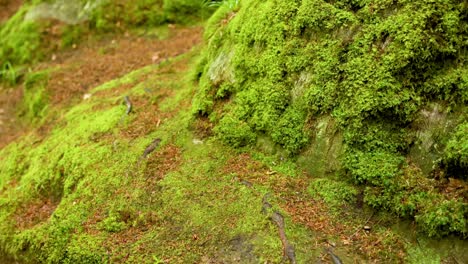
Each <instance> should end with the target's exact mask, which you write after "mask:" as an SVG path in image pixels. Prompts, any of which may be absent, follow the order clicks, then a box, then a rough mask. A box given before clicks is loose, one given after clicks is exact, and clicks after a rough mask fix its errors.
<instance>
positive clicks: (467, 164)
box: [444, 122, 468, 179]
mask: <svg viewBox="0 0 468 264" xmlns="http://www.w3.org/2000/svg"><path fill="white" fill-rule="evenodd" d="M467 134H468V122H464V123H461V124H460V125H459V126H458V127H457V128H456V131H455V133H454V134H453V135H452V138H451V139H450V140H449V142H448V143H447V147H446V148H445V155H444V162H445V164H446V166H447V167H448V170H449V173H450V174H452V175H454V176H458V177H461V178H464V179H468V174H467V171H468V137H467Z"/></svg>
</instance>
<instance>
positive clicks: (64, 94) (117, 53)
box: [40, 27, 202, 104]
mask: <svg viewBox="0 0 468 264" xmlns="http://www.w3.org/2000/svg"><path fill="white" fill-rule="evenodd" d="M201 32H202V28H200V27H197V28H180V29H179V28H174V29H172V33H171V34H170V36H169V38H168V39H166V40H157V39H148V38H143V37H135V36H130V35H128V34H127V35H124V36H115V37H114V38H108V39H105V40H101V41H97V42H94V41H93V42H91V43H87V44H84V45H83V46H80V47H77V48H76V49H75V50H71V51H68V52H64V53H62V54H55V55H54V54H53V55H51V59H50V60H51V61H50V62H49V63H47V64H46V65H41V66H40V68H50V67H56V68H57V69H59V70H58V71H56V72H54V73H53V74H52V76H51V78H50V80H49V84H48V87H47V90H48V92H49V94H50V96H51V102H52V103H53V104H62V103H64V102H65V103H66V102H69V100H70V99H73V98H77V97H78V98H79V97H81V96H82V95H83V94H84V93H85V92H86V91H88V90H89V89H91V88H94V87H96V86H98V85H100V84H103V83H105V82H108V81H110V80H113V79H116V78H118V77H121V76H123V75H125V74H127V73H129V72H131V71H134V70H137V69H139V68H141V67H144V66H146V65H150V64H157V63H160V62H162V61H164V60H166V59H168V58H171V57H175V56H177V55H180V54H183V53H186V52H187V51H189V50H190V49H191V48H192V47H193V46H195V45H196V44H198V43H200V41H201Z"/></svg>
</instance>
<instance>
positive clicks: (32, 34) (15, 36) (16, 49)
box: [0, 5, 42, 77]
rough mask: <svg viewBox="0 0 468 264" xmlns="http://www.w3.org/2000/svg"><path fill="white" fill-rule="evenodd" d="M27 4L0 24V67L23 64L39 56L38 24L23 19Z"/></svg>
mask: <svg viewBox="0 0 468 264" xmlns="http://www.w3.org/2000/svg"><path fill="white" fill-rule="evenodd" d="M28 9H29V6H28V5H24V6H23V7H21V9H20V10H19V11H18V12H17V13H16V14H15V15H14V16H13V17H11V18H10V19H9V20H8V21H7V22H6V23H5V24H4V25H0V67H2V68H4V67H5V66H4V65H6V64H9V65H10V66H11V65H18V64H24V63H28V62H31V61H34V60H36V59H39V58H41V56H42V54H41V52H40V50H39V49H40V47H41V33H40V29H39V26H38V24H36V23H34V22H31V21H24V16H25V14H26V12H27V11H28ZM0 77H1V76H0Z"/></svg>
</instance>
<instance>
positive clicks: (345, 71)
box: [193, 0, 468, 235]
mask: <svg viewBox="0 0 468 264" xmlns="http://www.w3.org/2000/svg"><path fill="white" fill-rule="evenodd" d="M466 10H467V9H466V5H465V4H461V3H455V2H453V1H447V0H438V1H434V2H431V3H430V4H427V3H426V2H424V1H411V2H408V1H398V2H395V1H358V2H356V1H338V2H333V3H332V2H329V1H323V0H307V1H287V2H278V1H273V0H270V1H260V2H259V1H253V0H245V1H242V2H241V3H240V5H239V6H238V7H237V8H234V9H228V8H220V9H219V10H218V11H217V12H216V13H215V14H214V16H213V17H212V19H211V20H210V21H209V23H208V26H207V30H206V34H205V38H206V40H207V43H208V45H207V47H206V49H205V51H204V53H203V58H202V59H200V65H199V66H198V67H197V69H198V70H199V72H198V73H196V74H195V76H198V80H199V90H198V93H197V95H196V98H195V100H194V108H193V112H194V113H196V114H198V115H203V116H209V117H210V118H211V120H213V121H214V125H215V128H214V130H215V131H218V132H219V133H218V135H219V136H220V137H221V138H223V139H226V137H228V138H229V136H226V135H230V133H232V132H231V130H232V128H230V127H229V126H230V125H232V124H236V123H237V124H243V129H242V130H243V131H252V132H253V133H255V134H262V135H267V136H269V137H270V138H271V139H272V140H273V141H274V142H275V143H276V144H278V145H280V146H282V147H283V148H285V149H286V150H288V152H289V153H290V154H293V155H294V154H297V153H299V152H301V150H302V149H303V148H304V147H305V146H307V144H308V142H311V140H310V138H309V137H310V136H309V135H313V133H311V132H313V131H312V129H311V128H313V127H315V122H316V120H320V118H321V117H323V116H327V115H330V116H332V117H333V119H334V120H335V121H336V122H337V128H338V131H339V133H342V135H343V148H344V154H343V155H342V157H341V161H342V170H340V173H341V176H343V177H347V176H350V177H351V178H352V179H354V180H355V182H356V183H358V184H363V185H366V186H367V188H368V192H366V193H367V194H368V195H369V196H368V199H366V201H368V203H369V204H370V205H373V206H376V207H378V208H382V209H386V210H390V211H392V212H396V213H398V212H400V209H399V207H398V202H396V201H394V200H393V199H392V196H395V195H396V194H401V195H403V196H406V195H409V196H411V197H419V198H418V199H414V200H413V202H414V210H405V212H411V213H409V216H415V215H418V217H419V218H420V219H422V218H424V215H425V214H426V212H429V211H426V210H425V209H423V208H428V207H427V205H429V204H437V205H436V207H437V206H438V205H440V206H442V204H444V203H445V202H447V203H448V202H453V203H455V204H457V206H459V207H466V206H467V203H466V201H462V200H453V199H452V198H443V196H441V195H439V194H438V193H437V191H436V190H435V189H432V190H428V192H429V193H430V195H423V194H424V193H425V192H422V193H420V194H417V193H416V192H412V191H410V190H408V189H404V188H401V186H399V184H401V181H400V177H405V176H407V175H406V173H404V170H405V168H406V167H408V166H409V165H411V164H410V163H409V160H408V159H407V158H406V157H407V153H408V151H409V149H410V148H411V146H412V145H413V144H414V143H415V142H416V141H417V138H416V137H415V135H414V133H413V131H412V128H411V124H412V123H413V122H414V121H415V120H416V117H417V113H418V112H419V111H420V110H421V109H422V108H423V106H424V105H428V104H431V103H433V102H436V101H440V102H443V104H445V105H447V106H449V107H450V108H451V109H459V106H463V105H465V104H466V103H467V102H468V101H467V96H466V91H467V89H466V87H467V85H466V81H465V79H466V77H465V75H466V74H465V72H466V69H467V68H466V65H467V64H466V61H467V59H468V57H467V56H466V54H465V52H464V50H465V49H466V48H467V44H466V43H468V42H467V41H466V40H467V38H466V33H468V30H467V28H468V24H467V23H466V18H467V17H468V12H467V11H466ZM227 54H229V56H227ZM220 58H224V59H223V60H220ZM220 62H222V63H220ZM452 111H458V110H452ZM226 117H227V118H228V119H229V120H230V122H225V121H223V120H225V118H226ZM246 126H248V127H246ZM464 129H465V125H460V126H459V128H458V132H456V135H457V136H454V137H453V138H452V141H451V142H450V143H449V146H448V147H447V151H446V160H447V163H449V164H450V166H451V167H452V169H451V170H452V171H453V170H460V171H463V170H464V169H465V168H466V167H463V166H465V165H464V164H465V163H464V162H465V161H464V156H463V155H464V154H463V150H462V149H463V148H460V147H459V146H460V145H461V146H464V145H466V144H464V142H465V141H466V133H465V134H463V133H462V132H460V131H461V130H464ZM450 133H451V131H448V133H447V134H446V135H445V137H450ZM439 140H440V143H441V144H442V145H443V142H446V141H447V139H445V138H443V139H439ZM225 141H226V142H227V143H230V144H234V145H236V144H238V143H237V142H232V141H233V139H232V138H229V139H228V140H225ZM312 142H313V140H312ZM459 143H460V144H459ZM456 144H458V145H457V147H455V145H456ZM456 153H457V154H456ZM453 168H455V169H453ZM436 169H437V168H436ZM439 169H440V168H439ZM427 176H429V175H425V176H424V177H427ZM414 184H415V185H416V186H415V187H417V186H418V185H419V183H417V182H415V183H414ZM416 189H417V188H416ZM400 192H401V193H400ZM444 199H447V200H446V201H445V202H442V201H444ZM436 201H437V202H436ZM448 213H450V212H448ZM459 216H460V215H459V214H457V216H456V217H457V218H458V217H459ZM454 217H455V216H454ZM465 217H466V216H465ZM424 219H435V218H424ZM434 221H435V220H434ZM429 222H430V221H418V223H420V225H421V227H422V229H424V230H426V231H428V230H432V231H428V234H430V235H434V234H436V233H437V232H436V231H434V229H437V230H440V231H441V234H444V233H445V232H443V231H444V230H450V232H453V233H458V234H466V233H467V227H466V226H463V225H461V224H456V223H455V222H450V221H446V222H444V224H441V225H438V224H434V225H431V224H430V223H429ZM439 223H441V222H439Z"/></svg>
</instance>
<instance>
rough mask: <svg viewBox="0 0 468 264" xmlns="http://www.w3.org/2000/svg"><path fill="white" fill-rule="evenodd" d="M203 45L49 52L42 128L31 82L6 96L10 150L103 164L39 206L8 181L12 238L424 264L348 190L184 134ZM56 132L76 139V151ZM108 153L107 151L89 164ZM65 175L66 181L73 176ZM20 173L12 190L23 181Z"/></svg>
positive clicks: (151, 259) (202, 130) (285, 164)
mask: <svg viewBox="0 0 468 264" xmlns="http://www.w3.org/2000/svg"><path fill="white" fill-rule="evenodd" d="M0 3H1V2H0ZM9 3H13V2H12V1H9ZM18 3H20V1H18ZM9 8H10V7H9ZM12 8H13V7H12ZM2 15H3V13H0V19H1V18H2ZM201 36H202V28H201V27H179V26H173V25H169V26H167V27H164V28H159V29H156V30H155V31H153V32H152V33H151V34H150V33H148V32H144V34H136V33H134V32H133V33H124V34H119V35H106V36H102V37H99V38H98V39H96V38H93V39H89V40H88V41H86V42H83V43H80V44H77V45H73V46H72V47H71V48H69V49H68V50H64V51H60V52H56V53H54V54H50V57H49V59H48V60H46V61H43V62H42V63H40V64H38V65H35V66H34V67H33V68H32V69H31V71H32V72H36V71H43V70H48V71H49V72H50V74H49V79H48V84H47V86H46V93H47V95H48V101H49V107H48V108H49V110H48V111H49V114H48V116H47V117H46V118H45V119H44V120H42V121H40V122H39V123H34V124H27V123H26V122H25V121H24V120H22V118H20V117H18V105H20V104H21V101H22V100H23V93H22V91H23V89H22V86H21V85H18V86H15V87H7V88H4V89H0V91H1V93H0V154H6V155H8V154H10V155H11V156H14V155H16V154H17V153H16V152H15V151H17V149H16V148H13V147H11V145H14V144H16V143H18V145H19V147H18V148H19V149H21V150H20V151H24V150H25V149H26V150H28V149H31V150H32V151H31V153H33V152H34V151H36V150H37V149H39V148H41V147H42V146H43V147H44V149H45V150H47V151H48V150H50V149H51V152H50V159H51V160H52V159H53V157H54V155H55V152H56V151H58V150H57V149H58V148H60V147H56V145H53V144H56V143H54V142H56V141H58V142H60V144H57V146H59V145H60V146H61V145H66V146H65V147H64V149H63V153H58V152H57V156H60V158H58V160H62V158H63V157H64V156H65V158H69V156H68V152H69V151H71V150H70V148H72V147H73V148H78V149H79V151H89V153H90V154H89V157H88V156H87V155H88V154H87V155H85V158H89V160H90V162H92V161H93V159H94V160H95V162H96V163H93V164H91V165H89V166H88V167H85V168H86V169H83V171H84V172H82V173H83V174H84V176H83V175H81V176H79V177H82V178H80V179H78V180H76V181H77V183H74V184H72V187H70V188H69V189H67V188H66V187H65V185H66V184H65V183H61V184H62V185H61V186H60V188H62V189H63V190H61V191H60V194H59V195H58V197H57V195H55V194H53V195H52V194H50V193H49V192H46V193H43V192H42V193H41V192H40V194H39V195H37V196H31V197H30V196H27V195H26V194H18V193H16V191H11V192H10V191H9V190H7V188H2V186H1V184H0V198H3V197H7V196H8V195H18V196H19V199H18V200H19V201H20V202H18V203H20V205H17V206H13V205H12V206H11V208H12V209H11V213H9V214H7V215H6V216H5V218H2V219H9V220H10V221H13V222H14V223H15V224H14V227H13V229H12V230H19V231H20V232H23V231H25V230H42V229H41V228H44V226H47V225H50V226H54V225H55V226H58V227H61V228H62V227H63V226H62V225H64V224H63V223H57V222H56V220H54V219H53V215H54V214H56V215H62V216H63V217H65V215H67V216H66V217H69V218H70V222H73V221H75V218H76V219H79V220H76V225H79V226H80V227H79V228H78V227H75V229H73V230H74V231H73V232H72V233H71V234H69V240H68V241H69V242H68V243H69V244H68V245H67V247H68V249H67V250H68V251H67V252H69V254H70V255H69V257H70V256H72V255H71V253H70V252H74V251H73V250H76V252H75V253H76V254H78V253H77V252H79V254H82V255H86V254H88V253H87V252H84V253H83V252H82V251H86V250H95V251H94V253H96V252H97V253H99V254H100V256H101V257H100V258H101V260H102V261H103V262H109V263H280V262H282V261H285V260H286V261H290V262H291V263H295V262H293V260H292V258H295V259H297V263H334V262H332V261H333V260H332V256H336V255H337V256H339V257H340V258H341V259H342V260H343V261H344V263H383V262H387V263H390V262H392V263H395V262H406V261H409V260H411V261H413V262H414V261H415V263H417V258H424V257H427V256H424V253H423V252H424V251H423V250H422V249H412V250H413V251H412V252H413V253H412V254H413V255H412V256H409V253H408V252H409V250H408V249H410V248H412V247H414V241H411V239H407V238H405V237H404V235H401V234H398V233H395V232H393V231H392V223H393V222H392V221H390V219H389V218H388V217H386V216H385V215H380V214H378V213H374V212H372V210H369V209H366V208H364V207H363V202H362V200H359V199H357V200H352V201H346V197H344V198H340V195H339V193H340V191H341V190H340V185H333V184H331V185H330V184H328V183H329V182H327V181H323V183H324V185H323V186H322V187H323V189H322V190H321V189H320V186H321V185H320V184H315V185H313V184H311V183H312V182H314V181H315V182H316V183H318V182H320V181H321V179H315V178H314V176H313V175H309V174H308V173H307V172H304V171H303V170H302V169H301V168H298V167H297V166H295V165H294V163H293V162H291V161H287V160H283V159H281V158H278V157H273V156H268V155H264V154H262V153H260V152H258V151H256V150H252V149H248V150H234V149H232V148H229V147H226V146H223V145H222V144H220V143H219V142H218V141H217V140H216V139H214V138H210V137H207V133H206V132H207V131H209V129H210V125H209V124H208V123H206V122H204V121H202V120H198V121H195V122H194V124H193V125H188V124H190V122H189V121H190V120H191V118H192V117H191V114H190V105H191V98H192V96H193V93H194V91H195V90H194V84H193V82H192V81H191V80H188V78H187V77H186V76H188V75H189V74H188V73H189V71H190V69H191V67H192V65H193V64H195V63H196V54H195V53H196V51H197V46H199V45H200V43H201V42H202V37H201ZM126 96H127V98H128V99H129V102H130V104H131V106H132V107H131V109H129V108H128V105H127V106H126V105H125V102H124V98H125V97H126ZM127 110H128V113H127V114H128V115H125V114H124V113H125V111H127ZM107 115H109V116H107ZM97 120H99V122H103V124H104V125H103V124H101V123H99V122H98V121H97ZM88 123H89V125H83V124H88ZM82 126H85V127H86V129H83V132H82V133H83V134H81V135H78V134H77V135H76V137H75V135H74V134H73V133H74V130H80V131H81V127H82ZM103 127H106V128H103ZM54 132H56V133H54ZM60 133H62V134H65V133H69V134H70V137H69V139H68V141H67V140H62V136H59V134H60ZM24 138H26V139H24ZM28 138H29V139H31V138H32V139H31V140H29V139H28ZM23 139H24V141H25V142H30V141H31V142H33V143H22V141H23ZM70 141H77V142H78V143H77V142H70ZM67 144H68V145H67ZM52 145H53V146H54V147H50V146H52ZM67 146H68V147H67ZM145 147H146V148H145ZM2 149H3V152H2ZM41 151H42V150H41ZM41 151H37V152H38V153H42V152H41ZM101 151H102V152H106V153H107V152H109V153H110V154H105V155H104V154H103V156H96V157H94V156H93V155H98V154H99V153H100V152H101ZM153 151H154V152H153ZM28 153H29V152H28ZM91 153H93V154H91ZM94 153H97V154H94ZM21 155H23V154H21ZM24 155H26V157H25V158H24V157H23V158H24V159H26V160H27V159H30V160H31V162H32V161H33V160H34V157H33V156H27V155H29V154H24ZM30 155H34V154H30ZM77 159H78V158H77ZM1 161H2V158H0V164H1ZM73 161H75V160H73ZM85 163H86V162H85ZM119 163H122V164H119ZM62 166H63V167H60V169H59V170H60V171H61V172H60V173H61V175H62V176H64V175H65V176H66V175H67V173H69V174H70V175H71V174H72V173H73V172H67V170H68V169H67V166H68V164H65V165H62ZM76 166H78V167H79V166H81V165H76ZM119 166H120V167H119ZM113 167H116V168H115V170H109V168H113ZM74 169H76V168H75V167H74ZM90 169H91V170H95V171H96V175H99V176H96V175H94V174H93V173H92V172H89V171H87V170H90ZM53 170H54V171H55V170H56V168H53ZM25 174H27V173H25ZM65 176H64V177H65ZM15 177H16V176H11V177H10V179H9V180H8V184H7V185H8V186H10V187H12V186H13V187H16V186H18V185H20V184H23V179H21V178H20V177H19V178H18V177H17V178H15ZM31 177H34V176H31ZM70 177H71V176H70ZM63 181H65V180H63ZM25 182H27V181H25ZM332 182H333V181H332ZM0 183H1V182H0ZM327 184H328V185H327ZM312 186H315V189H314V188H313V187H312ZM13 187H12V188H11V189H18V188H13ZM327 188H328V189H327ZM89 192H90V193H89ZM327 195H331V196H330V197H331V198H330V197H329V196H327ZM337 197H338V198H337ZM358 197H359V195H358ZM335 198H336V199H335ZM333 199H335V200H333ZM74 206H75V207H74ZM72 208H73V209H72ZM76 208H79V209H76ZM262 210H263V211H265V212H263V213H262ZM78 211H79V213H77V212H78ZM84 212H86V213H84ZM275 215H276V216H278V215H280V217H281V218H283V220H284V225H281V224H278V221H276V220H278V219H276V220H275V217H274V216H275ZM67 221H68V220H67ZM64 222H65V221H64ZM58 227H57V228H58ZM8 228H11V227H10V226H6V227H4V228H3V227H2V229H1V230H6V229H8ZM52 229H53V228H52ZM1 230H0V231H1ZM8 230H9V229H8ZM407 230H411V228H408V229H407ZM10 231H11V230H10ZM411 232H414V230H411ZM14 233H15V232H14V231H11V235H12V236H15V234H14ZM282 234H284V235H285V237H283V235H282ZM413 235H414V234H412V235H410V236H413ZM51 237H52V238H51V241H52V242H50V243H52V245H54V244H53V243H55V242H53V236H51ZM285 239H287V240H286V241H285ZM58 240H59V239H57V241H58ZM91 242H92V243H94V244H91ZM57 243H58V242H57ZM95 244H97V245H98V246H97V247H96V248H93V247H94V245H95ZM288 244H291V245H293V247H292V248H293V251H294V254H291V252H287V250H286V249H287V245H288ZM60 245H61V244H60ZM74 246H76V247H77V248H79V249H76V247H74ZM57 248H59V247H57ZM326 249H330V250H331V251H333V252H334V254H335V255H334V254H332V253H328V251H327V250H326ZM50 252H54V251H53V250H51V251H50ZM50 252H48V253H47V254H52V253H50ZM90 254H91V253H90ZM99 254H98V255H99ZM102 256H104V259H103V257H102ZM70 258H71V257H70ZM287 258H289V260H288V259H287ZM411 258H413V259H411ZM414 258H416V259H414ZM452 258H454V257H453V256H451V255H447V256H445V259H444V261H445V263H457V262H456V261H457V260H456V259H452ZM420 260H421V259H420ZM335 263H336V262H335ZM421 263H422V262H421Z"/></svg>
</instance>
